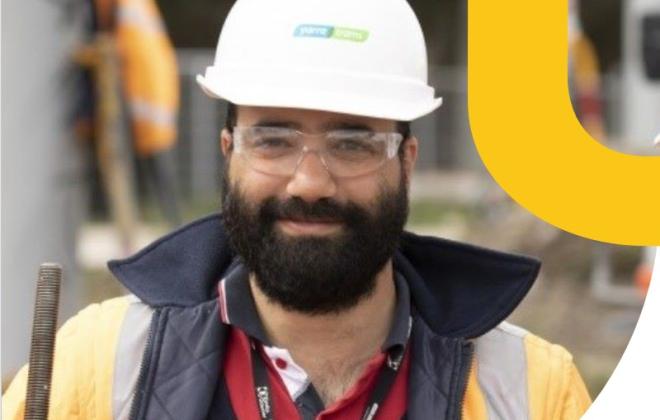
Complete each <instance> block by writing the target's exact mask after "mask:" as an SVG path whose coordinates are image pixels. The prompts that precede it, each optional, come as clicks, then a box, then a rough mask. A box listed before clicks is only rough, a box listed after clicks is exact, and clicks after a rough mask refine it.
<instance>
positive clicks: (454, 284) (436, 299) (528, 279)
mask: <svg viewBox="0 0 660 420" xmlns="http://www.w3.org/2000/svg"><path fill="white" fill-rule="evenodd" d="M233 258H234V255H233V253H232V251H231V249H230V247H229V243H228V240H227V235H226V233H225V230H224V227H223V224H222V221H221V218H220V216H219V215H213V216H208V217H206V218H204V219H200V220H198V221H196V222H193V223H191V224H189V225H187V226H184V227H182V228H180V229H178V230H176V231H174V232H172V233H170V234H168V235H167V236H164V237H163V238H161V239H159V240H157V241H156V242H154V243H152V244H151V245H149V246H147V247H146V248H144V249H143V250H141V251H140V252H138V253H137V254H135V255H134V256H132V257H129V258H127V259H124V260H114V261H110V262H109V263H108V267H109V268H110V270H111V271H112V273H113V274H114V275H115V276H116V277H117V279H119V281H120V282H121V283H122V284H123V285H124V286H125V287H126V288H128V289H129V290H130V291H131V292H132V293H134V294H135V295H136V296H137V297H139V298H140V299H141V300H142V301H144V302H146V303H147V304H149V305H151V306H154V307H162V306H179V307H186V306H196V305H198V304H200V303H202V302H205V301H208V300H210V299H214V298H215V297H217V288H216V286H217V283H218V281H219V280H220V279H221V278H222V276H223V274H224V273H225V271H226V270H227V268H228V267H229V266H230V264H231V262H232V259H233ZM394 266H395V268H396V270H398V271H399V272H400V273H401V274H402V275H403V277H404V278H405V279H406V280H407V281H408V285H409V286H410V294H411V297H412V303H413V305H414V307H415V309H416V311H417V312H418V313H419V315H420V316H421V317H422V318H423V319H424V321H425V322H426V323H427V325H429V327H430V328H431V329H432V330H433V331H434V332H435V333H436V334H439V335H442V336H449V337H465V338H473V337H477V336H480V335H482V334H484V333H486V332H487V331H489V330H490V329H492V328H493V327H495V326H496V325H497V324H499V323H500V322H502V321H503V320H504V319H505V318H506V317H507V316H509V314H510V313H511V312H512V311H513V310H514V309H515V308H516V307H517V306H518V304H519V303H520V301H521V300H522V299H523V297H524V296H525V295H526V294H527V292H528V291H529V289H530V288H531V287H532V284H533V283H534V280H535V279H536V276H537V275H538V272H539V269H540V262H539V261H538V260H535V259H533V258H530V257H525V256H519V255H512V254H506V253H502V252H497V251H492V250H488V249H484V248H479V247H475V246H472V245H467V244H462V243H458V242H453V241H448V240H445V239H439V238H432V237H425V236H418V235H415V234H412V233H409V232H405V233H404V235H403V237H402V238H401V244H400V246H399V250H398V251H397V253H396V254H395V256H394Z"/></svg>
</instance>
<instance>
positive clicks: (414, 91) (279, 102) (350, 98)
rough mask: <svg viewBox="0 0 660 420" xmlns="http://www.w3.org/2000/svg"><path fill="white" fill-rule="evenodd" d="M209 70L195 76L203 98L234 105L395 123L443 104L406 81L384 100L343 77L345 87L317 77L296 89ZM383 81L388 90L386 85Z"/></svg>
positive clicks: (283, 82)
mask: <svg viewBox="0 0 660 420" xmlns="http://www.w3.org/2000/svg"><path fill="white" fill-rule="evenodd" d="M213 70H214V69H213V68H212V67H211V68H209V69H207V74H206V75H205V76H202V75H198V76H197V79H196V80H197V83H198V84H199V85H200V87H201V88H202V90H203V91H204V92H205V93H206V94H207V95H208V96H210V97H212V98H219V99H225V100H227V101H229V102H232V103H234V104H237V105H248V106H264V107H278V108H297V109H311V110H319V111H328V112H337V113H342V114H350V115H359V116H365V117H372V118H382V119H387V120H394V121H412V120H415V119H417V118H420V117H422V116H424V115H427V114H429V113H431V112H433V111H434V110H436V109H437V108H438V107H440V106H441V105H442V98H435V97H433V88H431V87H429V86H426V85H423V86H418V85H413V84H411V83H410V82H409V81H402V82H398V83H399V85H401V88H400V89H399V91H398V92H395V94H392V95H387V96H385V94H386V92H387V90H385V92H383V90H378V89H373V86H370V88H369V89H360V88H361V85H360V84H359V82H360V80H355V79H356V78H355V77H344V79H345V80H344V82H345V83H341V82H340V83H332V84H331V85H330V86H328V83H323V80H322V79H323V78H322V77H318V78H317V83H312V84H309V83H307V84H306V86H301V85H300V83H297V81H296V79H295V77H291V76H289V75H286V76H283V77H281V78H279V80H277V79H278V78H277V76H278V75H277V72H274V73H275V74H273V79H272V80H267V81H264V80H259V79H258V78H255V79H251V80H249V79H248V78H247V77H246V76H247V75H246V74H245V71H242V72H231V73H230V74H229V75H228V74H227V73H226V72H225V74H223V75H222V77H218V75H214V74H213ZM239 74H240V75H239ZM214 76H215V77H214ZM307 76H308V77H307V78H306V79H307V80H309V79H310V78H309V75H307ZM328 79H329V80H332V81H333V82H334V81H335V80H337V79H340V80H341V77H337V75H336V74H335V75H332V78H328ZM298 80H300V79H298ZM278 82H279V83H278ZM387 82H388V85H390V86H391V85H392V81H391V80H389V81H387ZM370 83H373V82H372V81H370ZM373 92H381V93H383V96H374V95H373Z"/></svg>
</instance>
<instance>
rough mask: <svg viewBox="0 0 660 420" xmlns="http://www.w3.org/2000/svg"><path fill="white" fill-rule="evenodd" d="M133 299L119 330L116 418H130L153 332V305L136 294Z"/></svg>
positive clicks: (114, 385) (114, 387) (114, 399)
mask: <svg viewBox="0 0 660 420" xmlns="http://www.w3.org/2000/svg"><path fill="white" fill-rule="evenodd" d="M129 299H130V303H129V305H128V309H127V311H126V316H125V317H124V322H123V323H122V326H121V330H120V332H119V340H118V342H117V353H116V355H115V371H114V376H113V379H112V418H113V419H115V420H119V419H121V420H124V419H128V416H129V414H130V411H131V403H132V401H133V390H134V388H135V384H136V383H137V380H138V375H139V373H140V362H141V361H142V355H143V354H144V348H145V346H146V344H147V336H148V335H149V325H150V324H151V317H152V315H153V309H151V308H150V307H149V306H147V305H145V304H144V303H142V302H141V301H140V300H139V299H138V298H136V297H135V296H130V297H129Z"/></svg>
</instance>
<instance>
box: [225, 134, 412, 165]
mask: <svg viewBox="0 0 660 420" xmlns="http://www.w3.org/2000/svg"><path fill="white" fill-rule="evenodd" d="M269 128H272V129H278V130H287V131H290V132H291V133H293V134H296V135H298V136H301V137H312V138H318V137H324V138H326V139H327V138H328V137H329V135H330V134H332V133H338V132H339V133H341V132H350V131H360V132H368V133H369V135H370V136H371V138H372V139H373V141H376V142H384V143H386V155H385V157H384V159H383V160H382V161H381V162H380V163H379V164H378V165H377V166H376V167H375V168H373V169H370V170H368V171H366V172H361V173H358V174H356V175H337V174H335V173H334V172H333V171H332V170H331V169H330V168H329V167H328V164H327V162H326V160H325V157H324V156H325V154H326V152H325V151H324V150H322V149H319V148H312V147H309V146H308V145H306V144H305V145H303V147H302V148H301V149H300V155H299V156H298V159H297V160H296V165H295V166H294V168H293V171H292V172H291V174H288V175H287V174H275V173H270V172H268V171H264V170H262V169H259V168H256V167H255V166H254V165H253V163H252V162H251V161H250V159H249V158H248V157H247V156H246V154H245V153H244V150H243V141H244V135H245V133H246V132H247V131H249V130H255V129H269ZM229 134H230V136H231V140H232V143H233V145H234V151H235V152H236V153H238V154H239V155H240V156H242V157H243V159H244V160H245V162H246V163H247V164H248V166H250V168H252V169H253V170H255V171H257V172H261V173H263V174H266V175H273V176H288V177H291V176H293V175H295V174H296V172H297V171H298V167H299V166H300V163H301V162H302V161H303V159H304V158H305V156H306V155H307V154H308V153H316V155H317V156H318V157H319V160H320V161H321V163H322V164H323V166H324V167H325V170H326V171H327V172H328V174H330V175H331V176H333V177H335V178H356V177H359V176H364V175H367V174H370V173H373V172H376V171H378V170H379V169H380V168H382V167H383V165H385V163H386V162H387V161H389V160H391V159H393V158H394V157H395V156H396V155H397V152H398V151H399V147H400V146H401V143H403V140H405V139H404V136H403V134H401V133H400V132H398V131H381V132H373V131H369V130H359V129H357V130H356V129H336V130H328V131H324V132H322V133H307V132H304V131H300V130H296V129H294V128H288V127H269V126H240V125H236V126H234V127H232V130H231V132H230V133H229Z"/></svg>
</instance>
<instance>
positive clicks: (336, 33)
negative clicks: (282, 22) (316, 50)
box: [293, 25, 369, 42]
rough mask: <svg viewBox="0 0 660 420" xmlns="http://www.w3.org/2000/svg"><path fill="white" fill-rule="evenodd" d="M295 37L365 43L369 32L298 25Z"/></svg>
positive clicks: (325, 26)
mask: <svg viewBox="0 0 660 420" xmlns="http://www.w3.org/2000/svg"><path fill="white" fill-rule="evenodd" d="M293 36H295V37H299V38H334V39H341V40H344V41H353V42H364V41H366V40H367V38H369V31H365V30H364V29H355V28H343V27H340V26H328V25H298V27H296V30H295V31H294V32H293Z"/></svg>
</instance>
